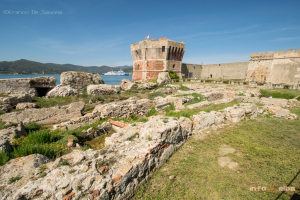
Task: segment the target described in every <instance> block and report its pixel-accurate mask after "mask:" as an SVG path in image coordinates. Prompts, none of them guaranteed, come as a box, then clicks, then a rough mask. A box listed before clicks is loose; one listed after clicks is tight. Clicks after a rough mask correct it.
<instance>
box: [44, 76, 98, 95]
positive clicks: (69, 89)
mask: <svg viewBox="0 0 300 200" xmlns="http://www.w3.org/2000/svg"><path fill="white" fill-rule="evenodd" d="M91 84H104V81H103V80H102V78H101V77H100V76H99V75H96V74H92V73H86V72H75V71H69V72H63V73H61V75H60V84H59V85H57V86H56V87H55V88H53V89H52V90H50V91H49V92H48V93H47V95H46V97H48V98H52V97H56V96H61V97H66V96H75V95H77V94H78V93H79V92H80V91H81V90H83V89H84V88H85V87H86V86H88V85H91Z"/></svg>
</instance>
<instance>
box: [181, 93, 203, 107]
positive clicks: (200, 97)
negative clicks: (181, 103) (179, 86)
mask: <svg viewBox="0 0 300 200" xmlns="http://www.w3.org/2000/svg"><path fill="white" fill-rule="evenodd" d="M187 96H193V97H194V99H193V100H191V101H189V102H187V103H186V104H185V105H186V106H187V105H191V104H195V103H199V102H201V101H205V100H207V98H206V97H205V96H203V95H202V94H198V93H192V94H180V95H176V97H187Z"/></svg>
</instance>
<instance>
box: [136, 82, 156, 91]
mask: <svg viewBox="0 0 300 200" xmlns="http://www.w3.org/2000/svg"><path fill="white" fill-rule="evenodd" d="M155 87H157V83H152V82H142V83H139V84H138V86H137V89H139V90H140V89H148V90H152V89H154V88H155Z"/></svg>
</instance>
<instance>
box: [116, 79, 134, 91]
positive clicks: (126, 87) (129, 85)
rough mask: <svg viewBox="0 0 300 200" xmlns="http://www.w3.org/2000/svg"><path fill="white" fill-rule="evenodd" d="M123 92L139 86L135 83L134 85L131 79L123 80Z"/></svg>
mask: <svg viewBox="0 0 300 200" xmlns="http://www.w3.org/2000/svg"><path fill="white" fill-rule="evenodd" d="M120 86H121V88H122V90H130V89H136V88H137V86H136V84H135V83H132V82H131V81H130V80H129V79H123V80H122V81H121V83H120Z"/></svg>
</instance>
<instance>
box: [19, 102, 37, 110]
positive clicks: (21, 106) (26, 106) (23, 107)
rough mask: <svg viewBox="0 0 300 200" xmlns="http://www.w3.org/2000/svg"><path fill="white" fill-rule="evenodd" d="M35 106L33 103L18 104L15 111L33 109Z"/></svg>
mask: <svg viewBox="0 0 300 200" xmlns="http://www.w3.org/2000/svg"><path fill="white" fill-rule="evenodd" d="M35 107H36V104H35V103H18V105H17V106H16V109H17V110H23V109H28V108H35Z"/></svg>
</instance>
